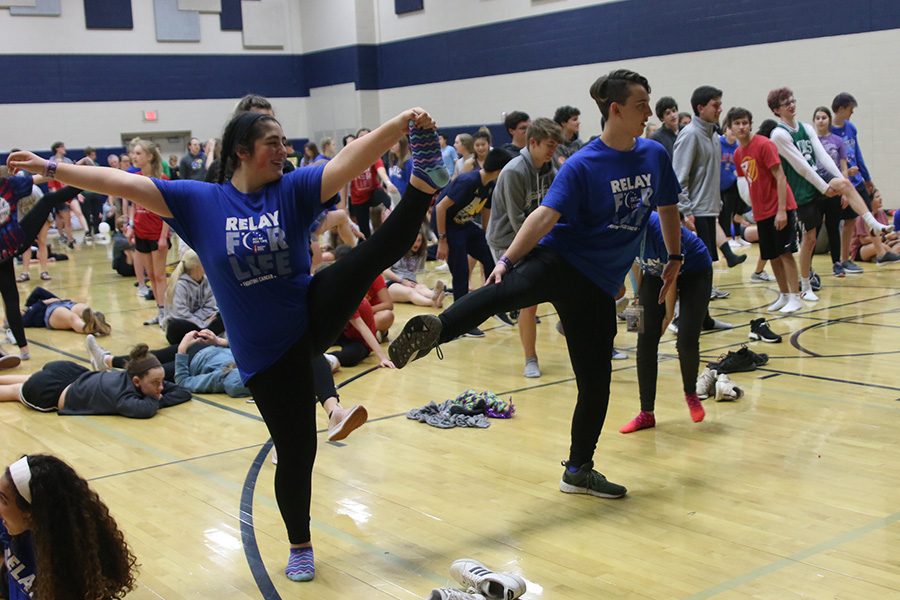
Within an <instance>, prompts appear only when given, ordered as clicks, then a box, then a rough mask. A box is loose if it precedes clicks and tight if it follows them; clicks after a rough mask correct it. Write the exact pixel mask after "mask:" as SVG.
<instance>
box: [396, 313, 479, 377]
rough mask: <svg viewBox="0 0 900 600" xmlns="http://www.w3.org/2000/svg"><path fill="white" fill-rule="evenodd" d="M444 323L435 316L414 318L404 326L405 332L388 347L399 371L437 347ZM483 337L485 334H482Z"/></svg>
mask: <svg viewBox="0 0 900 600" xmlns="http://www.w3.org/2000/svg"><path fill="white" fill-rule="evenodd" d="M442 328H443V323H441V320H440V319H439V318H437V317H436V316H434V315H419V316H417V317H413V318H412V319H410V320H409V321H407V322H406V325H404V326H403V331H401V332H400V335H398V336H397V339H395V340H394V341H393V342H391V345H390V346H388V356H390V358H391V362H393V363H394V366H395V367H397V368H398V369H402V368H403V367H405V366H406V363H408V362H409V361H410V360H418V359H420V358H422V357H423V356H425V355H426V354H428V353H429V352H431V349H432V348H434V347H435V346H437V342H438V338H440V337H441V329H442ZM482 335H483V334H482Z"/></svg>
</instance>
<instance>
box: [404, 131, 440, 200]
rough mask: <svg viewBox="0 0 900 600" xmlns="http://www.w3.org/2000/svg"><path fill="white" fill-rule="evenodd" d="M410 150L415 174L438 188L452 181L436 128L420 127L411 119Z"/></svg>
mask: <svg viewBox="0 0 900 600" xmlns="http://www.w3.org/2000/svg"><path fill="white" fill-rule="evenodd" d="M409 150H410V152H411V153H412V161H413V175H415V176H416V177H418V178H419V179H421V180H422V181H424V182H425V183H427V184H428V185H430V186H431V187H433V188H435V189H438V190H439V189H441V188H442V187H444V186H445V185H447V184H448V183H449V182H450V174H449V173H448V172H447V167H445V166H444V159H443V158H442V157H441V143H440V142H439V141H438V135H437V131H436V130H434V129H419V128H417V127H415V125H414V124H413V121H410V122H409Z"/></svg>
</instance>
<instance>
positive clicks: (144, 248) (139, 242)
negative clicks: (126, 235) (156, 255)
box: [134, 236, 159, 254]
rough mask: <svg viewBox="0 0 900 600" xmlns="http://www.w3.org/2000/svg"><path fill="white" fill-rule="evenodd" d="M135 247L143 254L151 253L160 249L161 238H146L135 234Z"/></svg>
mask: <svg viewBox="0 0 900 600" xmlns="http://www.w3.org/2000/svg"><path fill="white" fill-rule="evenodd" d="M134 249H135V250H137V251H138V252H140V253H141V254H150V253H151V252H156V251H157V250H159V240H144V239H141V238H139V237H137V236H134Z"/></svg>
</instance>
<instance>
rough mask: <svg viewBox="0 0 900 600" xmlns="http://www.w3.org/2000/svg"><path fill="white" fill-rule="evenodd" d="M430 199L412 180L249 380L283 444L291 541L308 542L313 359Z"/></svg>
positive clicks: (394, 255) (280, 472) (278, 444)
mask: <svg viewBox="0 0 900 600" xmlns="http://www.w3.org/2000/svg"><path fill="white" fill-rule="evenodd" d="M430 202H431V194H426V193H424V192H421V191H419V190H417V189H416V188H415V187H413V186H412V185H410V186H409V187H407V188H406V192H405V193H404V194H403V200H401V202H400V204H398V205H397V208H396V209H395V210H394V211H393V212H392V213H391V216H390V217H389V218H388V219H386V220H385V222H384V224H383V225H382V226H381V227H380V228H378V230H376V231H375V232H374V233H373V234H372V237H370V238H369V239H368V240H366V241H365V242H362V243H361V244H359V245H357V246H356V247H355V248H354V249H353V251H352V252H350V253H349V254H348V255H347V256H346V257H344V258H342V259H341V260H339V261H338V262H336V263H335V264H333V265H332V266H330V267H328V268H327V269H324V270H322V271H320V272H318V273H316V275H315V276H314V277H313V279H312V281H311V282H310V285H309V291H308V292H307V294H308V306H309V314H308V315H307V317H306V318H307V321H308V322H309V328H308V329H307V331H306V333H305V334H304V335H303V337H301V338H300V339H299V340H298V341H297V343H296V344H294V345H293V346H292V347H291V348H290V349H289V350H288V351H287V352H286V353H285V354H284V356H282V357H281V358H280V359H279V360H278V361H277V362H276V363H275V364H273V365H272V366H271V367H269V368H268V369H266V370H265V371H262V372H260V373H257V374H256V375H254V376H253V377H252V378H251V379H250V381H248V382H247V387H249V388H250V391H251V392H253V398H254V399H255V400H256V406H257V408H259V412H260V413H261V414H262V416H263V419H265V421H266V426H267V427H268V428H269V433H271V435H272V441H273V442H274V443H275V448H276V449H277V450H278V466H277V467H276V469H275V497H276V499H277V500H278V507H279V509H280V510H281V516H282V518H283V519H284V524H285V526H286V527H287V531H288V539H289V540H290V541H291V543H292V544H302V543H305V542H308V541H309V539H310V534H309V505H310V496H311V492H312V468H313V463H314V462H315V459H316V407H315V398H316V391H315V387H314V375H313V366H312V363H313V357H315V356H317V355H321V354H322V353H323V352H324V351H325V350H326V349H327V348H328V346H329V345H330V344H331V343H332V342H334V340H335V339H337V337H338V335H339V334H340V332H341V331H343V329H344V327H345V326H346V325H347V321H349V320H350V317H351V316H352V315H353V313H354V312H355V311H356V309H357V307H359V303H360V302H361V301H362V299H363V297H365V295H366V291H368V289H369V286H370V285H371V284H372V281H374V279H375V277H376V276H378V275H380V274H381V272H382V271H384V270H385V269H387V268H388V267H390V266H391V265H393V264H394V263H395V262H397V260H398V259H399V258H400V257H401V256H403V255H404V254H405V253H406V252H407V251H408V250H409V248H410V246H412V245H413V242H414V241H415V239H416V235H417V234H418V233H419V229H420V228H421V227H422V221H423V219H424V218H425V213H426V212H427V210H428V207H429V204H430Z"/></svg>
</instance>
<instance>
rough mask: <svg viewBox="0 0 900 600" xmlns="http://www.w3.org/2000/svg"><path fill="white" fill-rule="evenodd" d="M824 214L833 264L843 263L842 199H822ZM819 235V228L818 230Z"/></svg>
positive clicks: (836, 197)
mask: <svg viewBox="0 0 900 600" xmlns="http://www.w3.org/2000/svg"><path fill="white" fill-rule="evenodd" d="M819 201H821V202H822V212H823V213H825V231H827V232H828V251H829V253H830V254H831V262H833V263H839V262H841V216H842V215H841V213H842V212H843V210H844V209H843V208H841V197H840V196H835V197H834V198H828V197H827V196H826V197H822V198H821V200H816V202H819ZM816 232H817V233H818V228H816Z"/></svg>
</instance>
